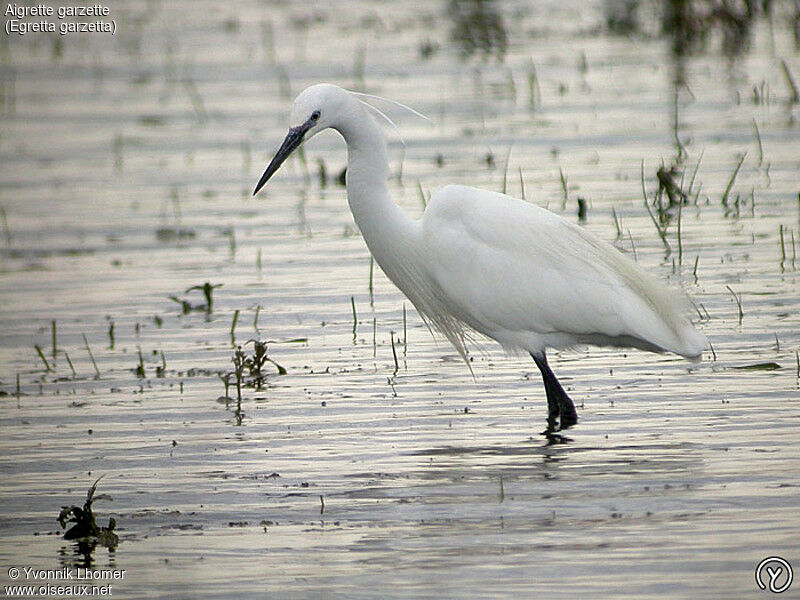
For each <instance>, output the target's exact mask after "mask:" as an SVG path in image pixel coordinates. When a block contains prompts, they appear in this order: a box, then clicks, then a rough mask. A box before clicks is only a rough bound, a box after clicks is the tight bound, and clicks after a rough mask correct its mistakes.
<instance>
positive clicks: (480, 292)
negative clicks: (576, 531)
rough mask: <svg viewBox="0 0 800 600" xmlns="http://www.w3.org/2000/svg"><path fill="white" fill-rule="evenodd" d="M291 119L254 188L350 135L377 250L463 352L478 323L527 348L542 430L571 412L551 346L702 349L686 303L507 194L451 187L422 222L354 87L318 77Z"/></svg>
mask: <svg viewBox="0 0 800 600" xmlns="http://www.w3.org/2000/svg"><path fill="white" fill-rule="evenodd" d="M291 123H292V124H293V127H291V129H290V130H289V134H288V135H287V137H286V140H284V143H283V145H282V146H281V148H280V149H279V150H278V152H277V154H276V155H275V158H274V159H273V160H272V162H271V163H270V165H269V166H268V167H267V170H266V171H265V172H264V175H263V176H262V177H261V180H260V181H259V183H258V185H257V186H256V190H255V192H254V193H257V192H258V190H260V189H261V187H262V186H263V185H264V184H265V183H266V182H267V180H268V179H269V178H270V177H271V176H272V175H273V174H274V173H275V171H277V169H278V168H279V167H280V165H281V164H282V163H283V161H284V160H285V159H286V158H287V157H288V156H289V155H290V154H291V152H292V151H293V150H294V149H295V148H297V147H298V146H299V145H300V144H301V143H302V142H303V141H304V140H306V139H308V138H310V137H311V136H313V135H315V134H317V133H319V132H320V131H322V130H324V129H326V128H333V129H335V130H337V131H338V132H339V133H341V134H342V136H343V137H344V139H345V141H346V142H347V149H348V166H347V197H348V202H349V204H350V208H351V210H352V213H353V217H354V219H355V221H356V224H357V225H358V227H359V229H360V230H361V232H362V234H363V236H364V240H365V241H366V243H367V246H368V247H369V249H370V251H371V252H372V254H373V256H374V257H375V260H376V261H377V262H378V264H379V265H380V266H381V268H382V269H383V271H384V272H385V273H386V275H387V276H388V277H389V279H391V280H392V281H393V282H394V283H395V285H397V287H399V288H400V289H401V290H402V291H403V293H404V294H405V295H406V296H408V298H409V299H410V300H411V302H412V303H413V304H414V306H415V307H416V308H417V310H418V311H419V313H420V314H421V315H422V317H423V319H425V320H426V322H427V323H429V324H430V325H431V326H432V327H433V328H435V329H437V330H438V331H440V332H441V333H442V334H444V335H445V336H446V337H447V338H448V339H449V340H450V342H451V343H452V344H453V346H454V347H455V348H456V349H457V350H458V352H459V354H461V356H462V357H463V358H464V359H465V360H467V353H466V346H465V342H466V339H467V338H468V337H469V335H470V334H471V333H472V332H477V333H479V334H482V335H484V336H487V337H489V338H492V339H494V340H496V341H497V342H499V343H500V344H501V345H502V346H503V347H504V348H505V349H506V350H508V351H512V352H514V351H525V352H528V353H530V354H531V356H532V357H533V358H534V360H535V361H536V364H537V365H538V366H539V369H540V370H541V372H542V377H543V380H544V384H545V391H546V393H547V399H548V407H549V412H548V430H547V431H548V432H552V431H554V430H556V429H558V428H561V429H563V428H566V427H569V426H571V425H573V424H574V423H575V422H576V421H577V416H576V413H575V409H574V405H573V403H572V401H571V400H570V398H569V397H568V396H567V394H566V393H565V392H564V390H563V388H561V385H560V384H559V383H558V380H557V379H556V377H555V375H554V374H553V373H552V371H551V370H550V368H549V366H548V365H547V359H546V355H545V352H546V349H547V348H564V347H569V346H575V345H581V344H593V345H610V346H622V347H635V348H640V349H643V350H650V351H655V352H674V353H676V354H680V355H682V356H685V357H687V358H691V359H693V360H697V359H699V358H700V355H701V354H702V351H703V349H704V348H705V346H706V344H707V342H706V339H705V336H703V335H702V334H701V333H699V332H698V331H697V330H696V329H694V327H693V326H692V324H691V322H690V321H689V320H688V318H687V317H686V312H687V311H686V308H687V301H686V299H685V297H684V296H683V295H682V294H680V293H679V292H675V291H672V290H670V289H669V288H667V287H666V286H664V285H663V284H662V283H660V282H659V281H657V280H656V279H655V278H653V277H651V276H650V275H649V274H647V273H645V272H644V271H643V270H642V269H641V268H640V267H639V266H637V265H636V264H635V263H634V262H633V261H631V260H630V259H629V258H627V257H626V256H625V255H623V254H622V253H620V252H619V251H617V250H616V249H615V248H614V247H613V246H611V245H610V244H608V243H606V242H604V241H603V240H601V239H599V238H598V237H597V236H595V235H593V234H592V233H590V232H588V231H586V230H585V229H583V228H581V227H579V226H577V225H574V224H572V223H570V222H568V221H566V220H565V219H563V218H561V217H560V216H558V215H556V214H554V213H552V212H550V211H548V210H545V209H543V208H539V207H537V206H535V205H533V204H530V203H527V202H523V201H521V200H518V199H516V198H512V197H511V196H507V195H504V194H498V193H495V192H489V191H486V190H481V189H477V188H472V187H465V186H460V185H448V186H446V187H444V188H442V189H440V190H438V191H437V192H436V193H435V194H434V195H433V196H432V197H431V200H430V202H429V203H428V206H427V209H426V210H425V213H424V214H423V215H422V217H421V218H420V219H419V220H413V219H411V218H409V217H408V216H407V215H406V214H405V213H404V212H403V211H402V210H401V209H400V207H398V205H397V204H395V203H394V201H392V199H391V197H390V195H389V191H388V187H387V185H386V179H387V177H388V174H389V161H388V157H387V152H386V142H385V138H384V135H383V132H382V131H381V130H380V128H379V127H378V125H377V124H376V123H375V121H374V120H373V119H372V117H371V116H370V115H369V114H367V112H366V111H365V110H364V106H363V103H362V102H361V101H359V100H358V99H357V98H356V97H355V96H354V95H353V94H351V93H349V92H347V91H346V90H343V89H342V88H339V87H337V86H334V85H330V84H320V85H315V86H312V87H310V88H308V89H306V90H305V91H303V92H302V93H301V94H300V95H299V96H298V97H297V99H296V100H295V103H294V106H293V109H292V115H291Z"/></svg>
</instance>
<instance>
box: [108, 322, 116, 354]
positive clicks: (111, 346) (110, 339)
mask: <svg viewBox="0 0 800 600" xmlns="http://www.w3.org/2000/svg"><path fill="white" fill-rule="evenodd" d="M114 343H115V340H114V320H113V319H109V320H108V348H109V349H110V350H113V349H114Z"/></svg>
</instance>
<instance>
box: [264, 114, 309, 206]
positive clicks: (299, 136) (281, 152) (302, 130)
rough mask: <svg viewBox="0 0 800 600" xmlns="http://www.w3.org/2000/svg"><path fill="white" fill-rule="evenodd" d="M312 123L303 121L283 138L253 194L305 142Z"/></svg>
mask: <svg viewBox="0 0 800 600" xmlns="http://www.w3.org/2000/svg"><path fill="white" fill-rule="evenodd" d="M311 125H312V123H311V122H308V123H303V124H302V125H298V126H297V127H292V128H291V129H290V130H289V133H287V134H286V139H284V140H283V143H282V144H281V147H280V148H278V151H277V152H276V153H275V157H274V158H273V159H272V162H271V163H269V166H268V167H267V170H266V171H264V174H263V175H262V176H261V179H259V180H258V185H257V186H256V189H255V190H253V196H255V195H256V194H257V193H258V191H259V190H260V189H261V188H262V187H264V184H266V183H267V181H269V178H270V177H272V176H273V175H274V174H275V171H277V170H278V169H280V167H281V165H282V164H283V163H284V161H285V160H286V159H287V158H289V155H290V154H291V153H292V152H294V151H295V150H297V147H298V146H300V144H302V143H303V136H304V135H305V134H306V131H308V130H309V128H310V127H311Z"/></svg>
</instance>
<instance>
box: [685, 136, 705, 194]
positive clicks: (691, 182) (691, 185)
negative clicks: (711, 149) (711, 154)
mask: <svg viewBox="0 0 800 600" xmlns="http://www.w3.org/2000/svg"><path fill="white" fill-rule="evenodd" d="M705 153H706V151H705V148H703V150H701V151H700V156H699V157H698V158H697V163H696V164H695V165H694V170H693V171H692V177H691V179H689V187H688V188H687V189H686V195H687V196H690V195H691V194H692V190H693V189H694V182H695V180H696V179H697V171H698V170H700V163H701V162H702V161H703V156H704V155H705ZM697 193H698V195H699V194H700V191H699V190H698V192H697ZM694 203H695V204H697V196H695V198H694Z"/></svg>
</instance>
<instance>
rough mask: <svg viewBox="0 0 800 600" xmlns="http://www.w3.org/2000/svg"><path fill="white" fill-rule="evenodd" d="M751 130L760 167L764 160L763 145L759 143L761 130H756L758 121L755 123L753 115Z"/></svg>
mask: <svg viewBox="0 0 800 600" xmlns="http://www.w3.org/2000/svg"><path fill="white" fill-rule="evenodd" d="M753 132H754V133H755V136H756V143H757V145H758V166H759V167H760V166H761V165H762V164H763V162H764V146H762V145H761V132H760V131H759V130H758V123H756V119H755V117H753Z"/></svg>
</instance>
